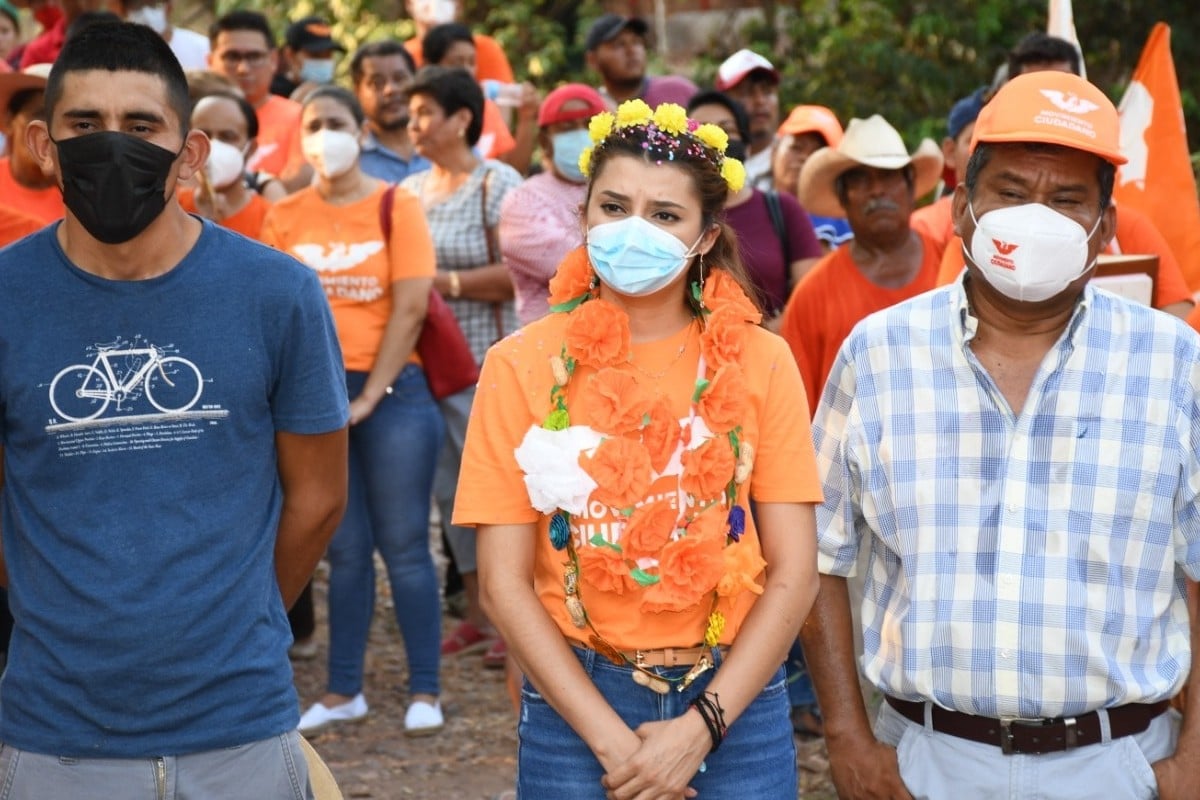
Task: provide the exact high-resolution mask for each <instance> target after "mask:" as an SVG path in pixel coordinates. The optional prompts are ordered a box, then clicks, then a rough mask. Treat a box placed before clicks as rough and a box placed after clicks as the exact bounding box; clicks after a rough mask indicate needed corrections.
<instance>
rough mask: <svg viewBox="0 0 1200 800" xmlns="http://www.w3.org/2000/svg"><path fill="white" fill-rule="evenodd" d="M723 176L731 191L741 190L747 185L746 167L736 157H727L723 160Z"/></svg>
mask: <svg viewBox="0 0 1200 800" xmlns="http://www.w3.org/2000/svg"><path fill="white" fill-rule="evenodd" d="M721 177H722V178H724V179H725V183H726V184H728V185H729V191H731V192H740V191H741V190H742V187H743V186H745V185H746V167H745V166H743V164H742V162H740V161H738V160H737V159H736V158H725V159H723V160H722V161H721Z"/></svg>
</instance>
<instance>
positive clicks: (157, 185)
mask: <svg viewBox="0 0 1200 800" xmlns="http://www.w3.org/2000/svg"><path fill="white" fill-rule="evenodd" d="M51 141H53V142H54V144H55V146H56V147H58V165H59V168H60V169H61V170H62V182H63V190H62V192H63V203H64V204H66V206H67V208H68V209H70V210H71V213H72V214H74V215H75V218H76V219H78V220H79V224H80V225H82V226H83V227H84V228H85V229H86V230H87V232H88V233H90V234H91V235H92V236H94V237H96V238H97V239H99V240H100V241H102V242H104V243H105V244H120V243H122V242H128V241H129V240H130V239H132V238H133V237H135V236H137V235H138V234H139V233H141V232H142V231H144V230H146V228H147V226H149V225H150V223H151V222H154V220H156V219H158V215H159V214H161V213H162V210H163V208H165V207H166V205H167V199H166V189H167V175H168V174H169V173H170V172H171V166H172V165H173V164H174V163H175V159H176V158H178V157H179V154H178V153H172V152H171V151H170V150H167V149H165V148H162V147H159V146H158V145H156V144H151V143H150V142H147V141H145V140H144V139H139V138H138V137H136V136H130V135H129V134H125V133H117V132H115V131H101V132H99V133H89V134H85V135H83V136H76V137H74V138H71V139H63V140H61V141H55V140H53V139H51ZM180 151H181V152H182V148H180Z"/></svg>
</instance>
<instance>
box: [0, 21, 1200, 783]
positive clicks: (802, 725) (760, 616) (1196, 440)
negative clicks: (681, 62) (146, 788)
mask: <svg viewBox="0 0 1200 800" xmlns="http://www.w3.org/2000/svg"><path fill="white" fill-rule="evenodd" d="M34 6H35V8H34V18H35V19H36V20H37V21H38V23H39V24H40V25H41V26H42V28H43V30H42V31H41V32H40V33H39V34H38V35H36V36H32V37H29V36H27V37H25V38H24V40H22V37H21V35H20V33H21V32H20V30H19V26H20V24H21V21H22V18H23V15H21V14H19V13H18V12H17V10H16V9H15V8H13V7H12V6H10V5H9V4H8V3H7V2H6V1H5V0H0V57H2V58H3V59H4V63H5V64H6V65H7V66H8V69H7V70H6V71H4V72H0V109H3V112H4V130H3V133H4V138H5V143H6V144H5V154H4V157H3V158H2V159H0V245H11V246H10V247H7V248H6V249H3V250H0V284H3V287H4V289H3V291H0V354H3V358H0V439H2V442H3V446H4V452H3V455H4V475H3V487H4V493H3V531H4V539H3V542H4V566H6V567H7V581H8V601H9V605H10V606H11V611H12V614H11V617H10V618H9V630H10V632H11V633H10V635H11V642H10V643H9V644H8V646H7V648H6V650H7V653H8V669H7V672H6V673H5V675H4V679H3V681H2V682H0V742H3V747H2V748H0V774H4V775H6V776H7V778H6V781H7V784H6V785H8V786H11V787H13V792H14V793H13V794H11V795H6V796H13V797H18V798H34V797H38V798H41V797H66V796H79V795H72V791H74V790H73V789H71V788H70V787H84V786H86V787H88V792H93V793H94V792H99V793H100V795H102V796H105V797H114V798H124V797H133V795H132V794H130V792H131V791H132V789H130V788H129V787H130V786H131V785H132V784H133V781H132V780H131V778H130V777H129V776H131V775H133V774H135V773H136V772H137V771H138V770H141V771H142V773H144V775H143V777H144V776H145V775H148V776H150V780H152V781H153V785H154V786H156V787H166V786H168V785H170V786H179V787H180V789H179V791H180V794H181V796H202V797H209V796H212V797H217V796H220V797H227V798H240V797H246V798H251V797H253V798H268V797H270V798H274V797H280V798H282V797H300V798H304V797H310V796H312V795H311V792H312V789H311V787H310V786H309V780H308V778H307V777H306V775H307V772H306V768H305V767H304V764H305V763H306V762H305V759H306V758H310V757H311V753H310V752H307V751H306V750H305V745H304V742H303V738H302V737H312V736H316V735H318V734H320V733H321V732H322V731H325V730H327V729H329V728H331V727H336V726H339V725H344V724H347V723H352V722H355V721H358V720H361V719H363V718H364V717H366V716H367V715H368V714H370V713H371V712H370V704H369V695H370V693H371V692H372V691H384V690H383V689H382V688H380V687H372V686H370V685H365V683H366V682H365V681H364V663H365V658H366V649H367V644H368V632H369V629H370V625H371V620H372V618H373V616H374V611H375V586H376V581H375V569H376V568H375V563H376V562H375V559H376V554H378V556H379V557H380V558H381V559H382V562H383V564H384V566H385V573H386V579H387V580H388V582H389V584H390V589H391V594H392V597H393V601H394V602H393V608H394V613H395V617H396V622H397V625H398V628H399V631H400V635H401V637H402V639H403V643H404V653H405V657H406V660H407V667H408V669H407V679H408V684H407V686H406V687H405V691H406V713H405V715H404V718H403V719H402V720H396V729H397V731H398V732H402V733H403V734H405V735H409V736H428V735H436V734H438V732H439V731H441V729H442V728H443V726H444V725H445V723H446V718H445V711H444V709H443V706H442V703H441V698H440V693H441V689H440V683H439V672H440V668H441V663H442V661H443V660H445V659H473V661H472V662H471V663H478V668H479V669H487V668H498V669H504V670H505V671H506V674H507V677H508V688H509V692H510V696H511V698H512V700H513V704H514V708H515V709H516V710H518V711H519V717H518V718H519V722H518V733H519V737H520V742H521V747H520V752H519V754H518V761H519V763H518V786H517V788H516V795H517V797H520V798H524V799H525V800H528V798H535V799H536V798H542V797H558V796H570V797H584V798H585V797H608V798H671V799H672V800H677V799H678V798H683V797H692V796H696V794H697V793H698V794H699V795H700V796H705V797H709V796H711V797H732V796H735V795H736V796H741V795H746V796H754V797H764V798H780V799H782V798H792V797H795V796H796V793H797V779H796V767H795V739H794V737H796V736H801V737H813V736H825V737H826V741H827V745H828V752H829V755H830V759H831V767H832V775H833V779H834V782H835V785H836V786H837V789H838V791H839V793H840V796H843V797H848V798H859V797H863V798H865V797H891V798H910V797H931V798H943V797H961V796H968V795H969V796H971V797H1010V796H1025V794H1026V793H1027V792H1030V791H1033V790H1032V789H1031V788H1029V787H1032V786H1034V785H1036V786H1038V787H1039V788H1038V791H1039V792H1041V793H1042V794H1043V795H1045V796H1050V797H1064V798H1065V797H1095V796H1102V795H1103V796H1121V797H1125V796H1128V797H1151V796H1156V795H1157V796H1161V797H1164V798H1178V797H1190V796H1193V795H1192V794H1188V792H1194V791H1195V789H1196V787H1197V786H1200V770H1198V768H1197V767H1196V765H1197V764H1200V707H1198V704H1200V690H1198V688H1197V685H1198V684H1200V677H1198V675H1200V670H1193V669H1191V660H1190V659H1191V653H1192V650H1193V649H1194V648H1195V647H1196V645H1197V643H1198V642H1200V622H1198V621H1197V615H1196V614H1195V613H1194V608H1193V613H1191V615H1189V597H1188V593H1189V592H1192V593H1193V595H1192V598H1193V605H1194V589H1195V584H1194V582H1195V581H1196V580H1197V579H1198V578H1200V512H1198V511H1197V509H1200V505H1198V503H1200V461H1198V460H1197V459H1198V454H1200V340H1198V339H1196V334H1195V333H1194V332H1193V331H1192V330H1190V329H1189V328H1188V327H1187V325H1185V324H1184V323H1183V322H1182V321H1181V320H1182V319H1187V320H1188V321H1189V322H1191V323H1192V324H1193V325H1200V312H1197V311H1196V310H1195V305H1194V302H1193V296H1192V292H1191V290H1190V288H1189V287H1188V285H1187V283H1186V282H1185V280H1184V277H1183V274H1182V271H1181V268H1180V265H1179V260H1178V259H1177V258H1176V255H1175V254H1174V253H1172V252H1171V249H1170V246H1169V245H1168V244H1167V242H1166V241H1165V240H1164V239H1163V237H1162V236H1161V234H1160V233H1159V232H1158V231H1157V229H1156V228H1155V225H1154V221H1153V220H1152V219H1150V218H1149V217H1147V216H1146V215H1144V214H1141V213H1139V212H1137V210H1136V209H1132V208H1126V207H1124V206H1122V208H1120V209H1119V210H1117V209H1116V208H1115V206H1114V205H1113V202H1112V198H1111V195H1112V188H1113V182H1114V175H1115V171H1116V169H1117V167H1119V165H1120V164H1121V163H1123V160H1124V159H1123V157H1122V156H1121V151H1120V147H1119V142H1120V132H1119V123H1118V119H1117V113H1116V110H1115V108H1113V106H1112V103H1111V102H1110V101H1109V100H1108V99H1107V98H1106V97H1105V96H1104V95H1103V93H1101V92H1100V91H1099V90H1098V89H1096V88H1095V87H1094V86H1092V85H1091V84H1089V83H1088V82H1087V81H1086V80H1085V79H1084V78H1082V77H1080V73H1081V72H1082V69H1081V63H1080V59H1079V54H1078V51H1077V49H1076V48H1075V47H1074V45H1072V44H1071V43H1070V42H1066V41H1064V40H1061V39H1056V38H1055V37H1052V36H1048V35H1045V34H1041V33H1036V34H1030V35H1029V36H1026V37H1024V38H1023V39H1021V40H1020V41H1019V42H1017V43H1016V44H1015V46H1014V47H1013V50H1012V51H1011V54H1010V58H1009V61H1008V63H1007V64H1005V65H1003V69H1001V70H999V71H998V73H997V77H996V78H995V80H994V81H992V82H991V83H990V84H988V85H982V86H980V87H979V88H978V89H977V90H975V91H973V92H972V93H971V94H970V95H968V96H967V97H964V98H962V99H961V100H960V101H958V102H957V103H955V104H954V106H953V107H952V108H950V109H947V110H946V112H947V123H946V130H945V138H944V140H943V141H942V143H941V144H940V145H939V144H938V143H935V142H934V141H932V140H930V139H926V140H924V141H921V142H919V143H917V144H916V146H915V147H910V146H908V145H906V144H905V142H904V140H903V137H902V135H901V133H900V132H899V131H897V130H896V129H895V128H894V127H893V125H891V124H890V123H889V122H888V120H887V119H886V118H885V117H884V116H883V115H881V114H874V115H872V116H870V117H868V118H865V119H850V120H846V121H845V125H843V124H842V120H840V119H839V117H838V115H837V113H836V111H835V110H834V109H830V108H826V107H823V106H820V105H812V104H805V105H799V106H797V107H795V108H791V109H786V108H781V106H780V99H779V89H780V79H781V76H780V72H779V71H778V70H777V69H776V67H775V66H774V65H773V64H772V62H771V61H770V60H769V59H768V58H766V57H764V56H763V55H761V54H758V53H755V52H753V51H751V50H748V49H746V50H739V51H738V52H735V53H733V54H732V55H730V56H729V57H728V58H727V59H725V60H724V61H723V62H722V63H721V64H720V66H719V67H718V69H717V72H716V76H715V79H714V81H713V85H712V86H710V87H708V86H706V87H701V86H697V85H696V84H695V83H694V82H693V81H692V80H690V79H688V78H687V77H683V76H678V75H651V74H648V68H647V49H648V44H649V42H650V36H651V27H650V26H649V25H648V24H647V23H646V22H645V21H644V20H641V19H639V18H636V17H627V16H621V15H616V14H605V15H603V16H601V17H600V18H598V19H596V20H594V21H593V22H592V23H591V24H590V25H589V26H587V28H586V30H585V31H584V36H583V45H584V48H585V50H586V64H587V67H588V70H589V77H588V79H587V80H588V81H589V82H571V83H565V84H563V85H560V86H554V87H551V86H535V85H532V84H530V83H518V82H516V80H515V79H514V73H513V70H512V68H511V65H510V63H509V60H508V56H507V55H506V53H505V52H504V50H503V48H502V47H501V46H500V44H499V43H498V42H497V41H496V40H495V39H493V38H492V37H489V36H487V35H486V34H483V33H479V32H476V31H473V30H472V29H471V28H470V27H468V26H466V25H464V24H462V23H461V21H460V20H459V16H460V13H461V4H460V3H457V2H443V1H438V0H433V1H429V0H409V2H408V3H407V11H408V13H409V14H410V15H411V16H412V18H413V21H414V22H415V27H416V36H414V37H413V38H412V39H410V40H408V41H400V40H393V39H378V40H372V41H369V42H367V43H365V44H363V45H361V46H360V47H358V48H357V49H356V50H355V51H353V52H348V51H347V49H346V48H345V47H344V46H343V45H342V44H341V43H339V42H338V41H337V40H336V38H335V37H334V35H333V26H332V25H331V22H332V20H328V19H322V18H319V17H304V18H301V19H297V20H295V21H292V22H290V23H289V24H288V25H287V28H286V33H285V35H284V37H283V41H282V42H277V41H276V37H275V34H274V32H273V28H272V24H271V21H270V20H268V19H267V18H266V17H265V16H263V15H262V14H260V13H258V12H255V11H248V10H238V11H232V12H229V13H226V14H224V15H222V16H220V17H219V18H217V19H216V21H215V22H214V23H213V25H212V27H211V29H210V31H209V33H208V36H207V37H205V36H203V35H201V34H197V33H196V32H193V31H190V30H187V29H184V28H179V27H176V26H174V25H172V23H171V10H172V9H171V6H170V3H169V2H163V0H125V1H124V2H120V0H56V2H41V3H35V4H34ZM10 23H11V24H10ZM343 59H345V60H346V63H345V64H344V65H343V64H342V60H343ZM343 71H344V72H345V73H346V74H347V75H348V80H347V81H345V82H342V81H339V78H338V75H339V74H340V73H341V72H343ZM1064 98H1065V99H1064ZM1104 253H1125V254H1130V253H1136V254H1144V255H1152V256H1154V257H1156V259H1157V269H1156V272H1155V281H1154V284H1153V292H1152V295H1151V296H1150V297H1149V305H1151V306H1153V309H1151V308H1148V307H1146V306H1142V305H1139V304H1137V303H1134V302H1131V301H1127V300H1123V299H1119V298H1117V297H1116V296H1115V295H1112V294H1109V293H1107V292H1104V291H1101V290H1098V289H1096V288H1095V287H1094V286H1092V285H1091V284H1090V279H1091V277H1092V274H1093V271H1094V269H1095V266H1096V264H1097V261H1098V259H1099V258H1100V257H1101V256H1102V254H1104ZM451 353H455V354H456V355H455V357H454V358H451ZM74 362H80V363H74ZM48 365H49V366H48ZM47 400H48V403H47ZM131 486H132V487H137V489H136V490H135V491H136V492H138V493H139V496H138V498H137V499H138V500H142V501H143V504H144V506H145V507H146V509H145V511H143V507H142V505H139V506H138V511H139V518H138V520H137V521H136V522H132V521H131V520H130V519H129V516H130V515H129V513H128V510H127V509H123V507H122V504H123V503H127V502H130V498H128V497H127V495H128V494H129V492H128V490H129V488H130V487H131ZM431 520H435V521H436V522H437V524H438V525H439V526H440V531H439V532H440V537H439V538H440V539H441V544H442V548H443V550H444V552H445V554H446V555H447V556H448V557H449V561H450V567H449V569H448V572H447V574H445V575H439V574H438V572H437V569H436V567H435V561H434V558H433V556H432V554H431V550H430V522H431ZM320 558H325V559H326V560H327V562H328V567H329V570H328V594H327V602H328V609H327V614H326V615H325V616H326V619H327V621H328V625H327V627H326V628H324V629H322V630H320V631H318V627H317V625H316V624H315V619H316V616H317V615H316V613H315V609H314V608H313V593H312V587H311V581H310V578H311V574H312V572H313V568H314V566H315V565H316V563H317V561H318V559H320ZM856 572H859V573H861V577H858V578H855V577H854V576H855V574H856ZM306 584H307V585H306ZM450 612H453V614H454V616H456V617H457V619H451V620H450V622H449V623H448V624H447V626H446V628H447V631H448V632H446V633H443V618H444V616H445V615H447V614H448V613H450ZM147 626H155V627H156V628H157V629H159V631H160V633H161V634H164V636H162V637H153V638H150V637H147V636H146V635H145V633H146V631H145V628H146V627H147ZM162 639H166V641H163V640H162ZM856 641H857V644H856ZM322 652H323V653H324V654H325V655H326V658H327V661H326V668H327V677H326V683H325V689H324V692H323V694H321V695H320V696H319V697H312V698H299V699H298V698H296V696H295V689H294V688H293V687H292V686H291V683H290V676H291V672H290V669H289V668H288V664H287V659H288V657H291V658H292V659H305V658H313V657H315V656H316V655H317V654H319V653H322ZM860 674H861V676H862V678H863V679H865V681H866V682H867V683H868V684H869V685H870V686H871V687H873V689H874V691H876V692H878V693H879V695H881V696H882V698H883V702H882V706H881V708H880V712H879V716H878V719H877V721H876V722H875V723H874V727H873V728H872V725H871V723H870V722H869V720H868V716H867V708H866V706H865V705H864V698H863V694H862V687H861V686H860V682H859V677H860ZM1185 688H1187V689H1190V691H1188V692H1182V693H1181V690H1184V689H1185ZM1173 698H1174V699H1175V702H1176V708H1175V709H1172V710H1168V709H1167V706H1168V701H1170V700H1172V699H1173ZM300 701H303V702H300ZM1189 704H1190V705H1189ZM1180 712H1183V713H1182V714H1181V713H1180ZM230 748H238V751H237V753H238V754H237V756H236V757H231V756H228V750H229V749H230ZM222 759H224V760H222ZM147 763H149V765H150V767H151V769H150V770H148V771H147V770H146V769H145V766H146V764H147ZM964 765H966V769H964ZM218 766H219V767H220V768H215V767H218ZM185 786H186V787H189V788H187V789H184V788H183V787H185ZM968 786H969V788H964V787H968ZM1114 791H1116V792H1118V794H1116V795H1113V794H1112V792H1114ZM964 792H965V794H964ZM100 795H97V796H100Z"/></svg>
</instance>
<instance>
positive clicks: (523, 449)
mask: <svg viewBox="0 0 1200 800" xmlns="http://www.w3.org/2000/svg"><path fill="white" fill-rule="evenodd" d="M603 438H604V437H603V436H602V435H601V434H600V433H599V432H598V431H595V430H593V429H592V428H589V427H588V426H586V425H572V426H571V427H569V428H566V429H565V430H561V431H548V430H546V429H545V428H543V427H541V426H540V425H532V426H530V428H529V430H528V431H527V432H526V433H525V438H524V439H522V440H521V445H520V446H519V447H518V448H517V449H516V450H514V451H513V452H514V454H515V455H516V457H517V465H518V466H520V467H521V470H522V471H523V472H524V473H525V488H526V489H528V491H529V502H530V503H532V504H533V507H534V508H536V509H537V510H538V511H540V512H542V513H543V514H553V513H554V512H555V511H557V510H558V509H560V508H561V509H562V510H563V511H566V512H567V513H568V514H582V513H583V512H584V510H585V509H586V508H587V501H588V498H589V497H591V495H592V491H593V490H594V489H595V488H596V482H595V481H594V480H592V476H591V475H588V474H587V472H585V471H584V469H583V467H581V466H579V455H580V454H581V453H583V452H586V451H590V450H594V449H595V448H596V447H598V446H599V445H600V440H601V439H603Z"/></svg>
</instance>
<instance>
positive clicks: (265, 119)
mask: <svg viewBox="0 0 1200 800" xmlns="http://www.w3.org/2000/svg"><path fill="white" fill-rule="evenodd" d="M301 108H302V107H301V105H300V104H299V103H296V102H293V101H291V100H288V99H287V98H286V97H280V96H279V95H275V94H272V95H268V96H267V99H266V100H265V101H264V102H263V104H262V105H261V106H259V107H258V108H256V109H254V112H255V114H257V116H258V147H257V148H256V149H255V151H254V153H253V154H251V156H250V159H249V161H247V162H246V170H247V171H249V172H269V173H271V174H272V175H275V176H277V177H278V176H280V175H283V174H285V173H286V171H287V170H288V169H289V168H290V167H294V166H295V165H296V164H298V163H299V161H300V160H301V159H302V158H303V156H302V155H301V151H300V111H301Z"/></svg>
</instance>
